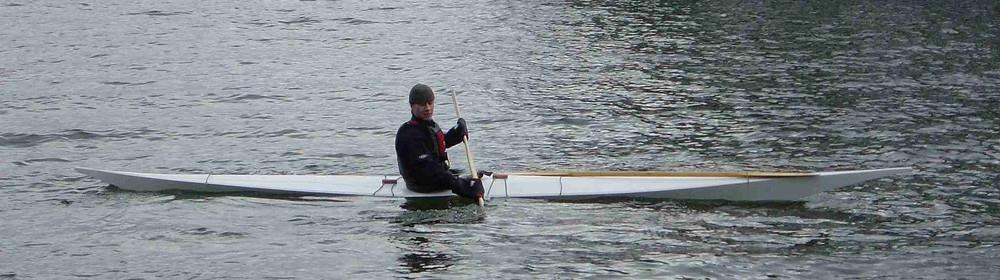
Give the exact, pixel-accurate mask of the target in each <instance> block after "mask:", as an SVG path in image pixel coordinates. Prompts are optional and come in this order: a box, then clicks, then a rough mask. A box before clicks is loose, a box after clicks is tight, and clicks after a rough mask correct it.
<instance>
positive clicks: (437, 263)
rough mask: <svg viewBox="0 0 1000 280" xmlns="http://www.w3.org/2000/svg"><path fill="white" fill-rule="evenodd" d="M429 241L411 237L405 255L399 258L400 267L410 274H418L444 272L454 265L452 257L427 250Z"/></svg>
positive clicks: (423, 238)
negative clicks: (435, 271)
mask: <svg viewBox="0 0 1000 280" xmlns="http://www.w3.org/2000/svg"><path fill="white" fill-rule="evenodd" d="M430 242H431V241H430V240H429V239H428V238H426V237H413V238H410V239H409V242H408V243H409V244H407V245H408V246H407V247H406V249H405V251H406V252H407V253H405V254H404V255H403V256H402V257H400V258H399V262H400V263H401V265H402V266H404V267H405V268H407V269H408V270H409V272H410V273H420V272H426V271H434V270H445V269H448V268H449V267H451V266H452V265H454V264H455V260H453V259H452V256H449V255H447V254H442V253H439V252H434V251H433V250H429V249H428V247H429V246H428V243H430Z"/></svg>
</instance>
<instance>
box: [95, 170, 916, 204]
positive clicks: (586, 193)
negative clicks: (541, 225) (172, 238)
mask: <svg viewBox="0 0 1000 280" xmlns="http://www.w3.org/2000/svg"><path fill="white" fill-rule="evenodd" d="M76 170H77V171H79V172H81V173H83V174H86V175H89V176H91V177H94V178H97V179H100V180H101V181H104V182H105V183H108V184H111V185H113V186H116V187H118V188H120V189H124V190H131V191H169V190H180V191H195V192H259V193H278V194H301V195H332V196H376V197H404V198H430V197H449V196H452V195H453V194H452V193H451V192H450V191H441V192H435V193H418V192H413V191H410V190H409V189H407V188H406V182H404V181H403V180H402V179H401V178H399V176H398V175H394V176H355V175H215V174H150V173H135V172H121V171H108V170H97V169H90V168H83V167H78V168H76ZM910 170H911V169H910V168H909V167H899V168H885V169H872V170H854V171H832V172H813V173H800V172H647V171H637V172H629V171H624V172H614V171H612V172H542V173H511V174H493V175H492V176H485V177H484V178H483V186H485V189H486V195H485V198H486V199H492V198H539V199H559V200H563V199H565V200H574V199H592V198H657V199H662V198H668V199H708V200H732V201H796V200H802V199H803V198H805V197H807V196H810V195H813V194H817V193H821V192H825V191H830V190H834V189H837V188H841V187H844V186H848V185H853V184H857V183H861V182H864V181H868V180H873V179H877V178H882V177H886V176H890V175H894V174H900V173H907V172H910Z"/></svg>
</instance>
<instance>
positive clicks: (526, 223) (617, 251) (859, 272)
mask: <svg viewBox="0 0 1000 280" xmlns="http://www.w3.org/2000/svg"><path fill="white" fill-rule="evenodd" d="M998 18H1000V4H997V3H996V2H995V1H874V2H873V1H708V2H700V1H606V2H605V1H431V2H423V1H406V2H396V1H353V0H341V1H323V0H319V1H280V0H279V1H233V0H220V1H184V0H165V1H119V0H110V1H91V0H77V1H46V0H42V1H28V0H0V279H72V278H93V279H151V278H170V279H217V278H226V279H318V278H349V279H365V278H364V277H368V278H370V279H381V278H389V277H400V278H424V277H433V278H438V277H440V278H480V279H494V278H514V279H525V278H536V277H538V278H567V279H577V278H590V277H593V278H602V277H630V278H631V277H634V278H714V279H725V278H760V279H770V278H779V279H781V278H802V279H813V278H880V279H881V278H890V279H893V278H895V279H914V278H930V279H953V278H962V277H967V278H972V279H990V278H993V279H995V278H996V277H997V275H1000V265H998V258H997V257H996V256H997V255H1000V249H998V247H997V246H998V245H1000V222H998V216H1000V189H998V188H1000V187H998V180H1000V178H998V171H1000V137H998V127H1000V116H998V111H1000V110H998V107H1000V70H998V69H1000V67H998V65H1000V43H998V38H997V37H998V36H1000V35H998V34H1000V27H998V20H997V19H998ZM418 82H419V83H426V84H429V85H431V86H432V87H434V88H435V89H436V90H437V91H438V93H439V97H441V96H447V94H449V93H451V92H456V93H458V94H459V95H460V97H461V98H460V100H461V101H462V102H463V104H462V106H463V115H464V116H465V117H466V119H468V120H469V126H470V129H471V138H472V147H473V151H474V152H475V155H476V158H477V165H478V166H480V167H481V168H482V169H487V170H497V171H525V170H703V169H707V170H742V169H752V170H836V169H864V168H884V167H896V166H912V167H914V169H915V170H914V173H913V174H910V175H905V176H894V177H890V178H885V179H880V180H876V181H871V182H867V183H864V184H859V185H855V186H851V187H847V188H844V189H841V190H838V191H835V192H829V193H823V194H819V195H815V196H812V197H810V198H809V199H808V201H806V202H803V203H763V204H746V203H727V202H692V201H669V200H668V201H642V200H640V201H634V200H604V201H590V202H585V203H567V202H553V201H535V200H502V199H497V200H493V201H490V202H489V203H488V206H487V209H486V211H485V215H481V214H480V213H478V212H477V211H476V208H475V206H471V205H467V204H460V203H458V204H456V205H454V206H453V207H450V208H447V209H441V210H433V209H428V208H427V207H424V206H422V205H416V206H414V205H409V204H408V203H405V202H403V201H401V200H394V199H374V198H337V199H322V200H315V199H302V198H298V197H272V196H258V195H251V194H240V195H208V194H199V193H134V192H126V191H121V190H116V189H114V188H109V187H108V186H107V185H105V184H102V183H100V182H99V181H97V180H95V179H92V178H88V177H85V176H83V175H81V174H78V173H76V172H74V171H73V170H72V167H74V166H86V167H93V168H102V169H113V170H125V171H137V172H160V173H193V172H199V173H204V172H210V173H214V174H221V173H234V174H375V175H383V174H394V173H396V166H395V164H396V160H395V156H394V154H393V148H392V144H393V136H394V133H395V131H396V128H397V127H398V126H399V125H400V124H401V123H403V122H404V121H406V120H407V119H408V118H409V112H408V107H407V104H406V93H407V91H408V89H409V87H410V86H412V85H413V84H415V83H418ZM438 101H439V102H438V105H439V106H438V108H437V120H438V121H439V122H440V123H442V124H444V125H447V126H450V125H452V124H453V123H454V121H455V113H454V112H453V107H452V106H451V103H450V102H451V101H450V98H439V99H438ZM451 154H452V158H453V162H454V164H455V166H458V167H462V166H465V163H466V161H465V159H464V156H463V155H464V152H463V151H462V148H460V147H456V148H454V149H453V150H451ZM410 206H414V207H410Z"/></svg>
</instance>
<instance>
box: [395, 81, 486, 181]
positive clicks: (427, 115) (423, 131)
mask: <svg viewBox="0 0 1000 280" xmlns="http://www.w3.org/2000/svg"><path fill="white" fill-rule="evenodd" d="M410 113H412V117H411V118H410V120H409V121H407V122H406V123H403V125H402V126H400V127H399V130H398V131H396V160H397V161H398V163H399V174H400V175H403V180H405V181H406V187H407V188H408V189H410V190H411V191H415V192H421V193H428V192H436V191H443V190H451V191H452V192H453V193H455V194H458V195H459V196H462V197H467V198H471V199H478V198H481V197H482V196H483V193H484V191H483V182H482V181H480V180H479V179H472V178H465V177H459V176H456V175H453V174H452V173H451V172H449V171H448V168H449V166H448V153H447V152H445V149H447V148H451V147H452V146H455V145H458V143H462V139H463V138H464V137H465V136H466V135H468V134H469V130H468V129H467V128H466V126H465V120H464V119H461V118H459V119H458V124H457V125H456V126H455V127H454V128H452V129H450V130H448V133H444V132H442V131H441V128H439V127H438V125H437V123H436V122H434V119H433V115H434V91H433V90H431V88H430V87H429V86H427V85H423V84H417V85H415V86H413V88H411V89H410Z"/></svg>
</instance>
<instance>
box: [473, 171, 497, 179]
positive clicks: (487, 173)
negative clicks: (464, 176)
mask: <svg viewBox="0 0 1000 280" xmlns="http://www.w3.org/2000/svg"><path fill="white" fill-rule="evenodd" d="M476 173H477V174H476V175H479V176H477V177H479V178H483V176H493V172H490V171H486V170H479V171H476Z"/></svg>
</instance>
